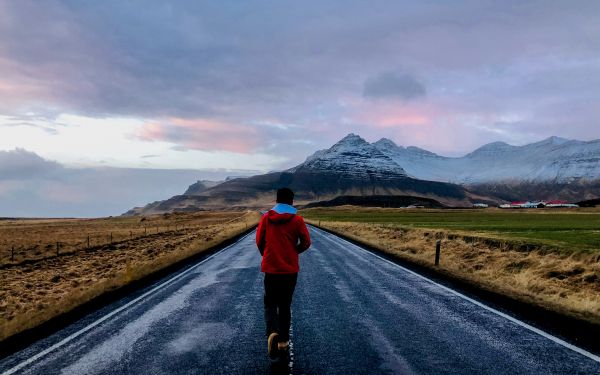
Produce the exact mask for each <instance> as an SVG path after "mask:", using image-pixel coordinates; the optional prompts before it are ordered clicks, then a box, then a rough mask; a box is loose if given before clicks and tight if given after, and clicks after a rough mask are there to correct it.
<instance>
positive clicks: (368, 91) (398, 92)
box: [363, 72, 426, 100]
mask: <svg viewBox="0 0 600 375" xmlns="http://www.w3.org/2000/svg"><path fill="white" fill-rule="evenodd" d="M425 93H426V91H425V86H424V85H423V84H422V83H421V82H419V81H418V80H417V79H416V78H415V77H414V76H412V75H409V74H396V73H391V72H388V73H382V74H380V75H378V76H376V77H371V78H369V79H367V80H366V81H365V85H364V89H363V95H364V96H365V97H366V98H374V99H380V98H400V99H404V100H410V99H415V98H419V97H421V96H425Z"/></svg>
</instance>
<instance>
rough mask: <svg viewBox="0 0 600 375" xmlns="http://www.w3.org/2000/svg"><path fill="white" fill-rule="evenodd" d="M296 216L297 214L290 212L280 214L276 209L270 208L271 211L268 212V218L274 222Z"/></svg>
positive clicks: (284, 220) (288, 219) (283, 221)
mask: <svg viewBox="0 0 600 375" xmlns="http://www.w3.org/2000/svg"><path fill="white" fill-rule="evenodd" d="M294 216H296V214H288V213H283V214H280V213H278V212H276V211H274V210H269V212H267V218H268V219H269V221H270V222H272V223H285V222H287V221H290V220H292V219H293V218H294Z"/></svg>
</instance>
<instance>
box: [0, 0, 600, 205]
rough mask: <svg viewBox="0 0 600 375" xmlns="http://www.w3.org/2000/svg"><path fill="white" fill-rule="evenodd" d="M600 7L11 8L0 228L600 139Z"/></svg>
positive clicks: (1, 97) (0, 109) (52, 4)
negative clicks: (204, 185) (311, 169)
mask: <svg viewBox="0 0 600 375" xmlns="http://www.w3.org/2000/svg"><path fill="white" fill-rule="evenodd" d="M599 15H600V2H598V1H480V0H478V1H454V2H444V1H418V2H417V1H411V2H403V1H377V0H372V1H321V0H319V1H309V0H307V1H252V0H249V1H228V0H223V1H210V2H209V1H196V0H194V1H191V0H190V1H152V2H147V1H141V0H140V1H123V0H113V1H111V0H105V1H96V2H86V1H52V0H49V1H43V2H42V1H28V0H19V1H2V2H0V216H31V215H35V216H53V215H61V216H97V215H109V214H119V213H122V212H124V211H126V210H127V209H129V208H130V207H132V206H133V205H140V204H144V203H147V202H148V201H150V200H155V199H161V198H166V197H168V196H170V195H173V194H177V193H181V192H183V191H184V190H185V188H186V187H187V185H189V184H190V183H192V182H194V181H195V180H197V179H203V178H208V179H219V178H223V177H225V176H227V175H232V174H233V175H243V174H253V173H261V172H265V171H269V170H276V169H282V168H287V167H291V166H293V165H295V164H297V163H299V162H301V161H302V160H304V158H305V157H306V156H307V155H308V154H310V153H312V152H314V151H315V150H317V149H321V148H325V147H328V146H330V145H331V144H332V143H334V142H335V141H337V140H338V139H340V138H341V137H343V136H344V135H346V134H347V133H349V132H354V133H357V134H360V135H361V136H363V137H364V138H366V139H367V140H369V141H375V140H377V139H379V138H381V137H387V138H390V139H392V140H394V141H395V142H396V143H397V144H399V145H404V146H409V145H415V146H420V147H423V148H426V149H428V150H431V151H434V152H437V153H440V154H443V155H447V156H460V155H463V154H465V153H467V152H469V151H472V150H473V149H474V148H476V147H479V146H481V145H483V144H485V143H488V142H492V141H498V140H502V141H506V142H508V143H511V144H525V143H529V142H533V141H538V140H541V139H543V138H546V137H549V136H551V135H557V136H561V137H565V138H576V139H581V140H590V139H597V138H600V124H599V123H598V121H599V119H600V99H599V98H600V22H598V17H599Z"/></svg>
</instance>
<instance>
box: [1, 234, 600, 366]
mask: <svg viewBox="0 0 600 375" xmlns="http://www.w3.org/2000/svg"><path fill="white" fill-rule="evenodd" d="M311 236H312V238H313V246H312V247H311V249H309V250H308V251H307V252H306V253H304V254H302V256H301V265H300V267H301V271H300V275H299V277H298V285H297V288H296V293H295V294H294V303H293V307H292V308H293V319H292V328H291V331H292V332H291V342H292V344H291V352H290V357H289V358H288V359H287V360H286V361H285V362H284V363H280V364H278V365H272V364H271V363H270V361H269V360H268V359H267V357H266V340H265V338H264V323H263V315H262V314H263V310H262V290H263V284H262V274H261V273H260V270H259V264H260V255H259V253H258V251H257V250H256V247H255V245H254V236H253V233H252V234H250V235H248V236H246V237H244V238H242V239H241V240H240V241H239V242H237V243H235V244H233V245H231V246H229V247H227V248H226V249H224V250H223V251H220V252H218V253H216V254H214V255H212V256H210V257H208V258H206V259H205V260H202V261H200V262H199V263H197V264H195V265H193V266H190V267H189V268H187V269H186V270H184V271H181V272H180V273H178V274H175V275H171V276H169V277H167V278H165V279H164V280H161V281H159V282H157V283H155V284H154V285H152V286H149V287H148V288H146V289H145V290H142V291H139V292H137V293H135V294H134V295H131V296H129V297H127V298H125V299H123V300H120V301H118V302H116V303H114V304H112V305H110V306H106V307H105V308H103V309H101V310H99V311H97V312H95V313H93V314H91V315H89V316H87V317H86V318H84V319H81V320H80V321H79V322H76V323H74V324H72V325H71V326H69V327H67V328H66V329H64V330H62V331H60V332H58V333H56V334H54V335H52V336H50V337H48V338H46V339H44V340H41V341H39V342H37V343H35V344H33V345H31V346H30V347H29V348H27V349H25V350H23V351H21V352H18V353H15V354H14V355H12V356H10V357H7V358H5V359H3V360H2V361H0V373H2V374H12V373H19V374H20V373H22V374H220V373H222V374H235V373H294V374H296V373H297V374H303V373H305V374H315V373H345V374H349V373H353V374H360V373H400V374H440V373H453V374H457V373H458V374H460V373H462V374H474V373H485V374H600V359H599V358H598V357H597V356H594V355H593V354H590V353H588V352H585V351H583V350H581V349H579V348H577V347H573V346H571V345H569V344H567V343H565V342H562V341H561V340H559V339H557V338H555V337H553V336H550V335H547V334H545V333H544V332H541V331H537V330H536V329H535V328H532V327H530V326H527V325H526V324H524V323H522V322H519V321H517V320H515V319H513V318H511V317H508V316H505V315H504V314H502V313H499V312H497V311H495V310H493V309H490V308H488V307H487V306H485V305H482V304H480V303H478V302H476V301H473V300H470V299H469V298H467V297H465V296H463V295H461V294H459V293H456V292H454V291H452V290H449V289H448V288H446V287H443V286H441V285H438V284H436V283H434V282H431V281H429V280H427V279H425V278H423V277H421V276H419V275H417V274H415V273H413V272H411V271H408V270H406V269H404V268H402V267H400V266H397V265H395V264H393V263H391V262H389V261H387V260H384V259H382V258H380V257H378V256H377V255H375V254H372V253H370V252H367V251H365V250H363V249H361V248H359V247H357V246H355V245H353V244H350V243H348V242H347V241H344V240H342V239H340V238H338V237H335V236H333V235H331V234H328V233H325V232H323V231H320V230H318V229H315V228H311Z"/></svg>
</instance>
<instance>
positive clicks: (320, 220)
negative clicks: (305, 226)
mask: <svg viewBox="0 0 600 375" xmlns="http://www.w3.org/2000/svg"><path fill="white" fill-rule="evenodd" d="M319 228H321V220H319Z"/></svg>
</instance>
